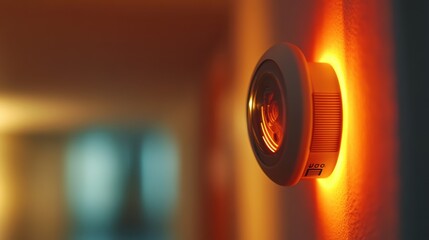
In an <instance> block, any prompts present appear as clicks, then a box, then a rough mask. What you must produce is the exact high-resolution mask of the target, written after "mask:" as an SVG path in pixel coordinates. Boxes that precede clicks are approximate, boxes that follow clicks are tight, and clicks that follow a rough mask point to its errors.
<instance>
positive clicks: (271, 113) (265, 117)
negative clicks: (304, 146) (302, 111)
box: [251, 73, 286, 154]
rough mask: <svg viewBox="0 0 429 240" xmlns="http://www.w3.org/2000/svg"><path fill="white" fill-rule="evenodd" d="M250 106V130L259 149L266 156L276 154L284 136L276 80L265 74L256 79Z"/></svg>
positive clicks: (280, 99)
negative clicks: (256, 140)
mask: <svg viewBox="0 0 429 240" xmlns="http://www.w3.org/2000/svg"><path fill="white" fill-rule="evenodd" d="M254 91H255V92H254V95H253V96H254V97H253V99H252V100H251V101H253V104H252V105H253V106H252V108H253V109H252V128H253V132H254V133H255V135H256V136H255V137H256V138H257V139H258V145H259V147H260V148H261V149H262V150H263V151H264V152H265V153H266V154H274V153H276V152H277V151H278V150H279V148H280V146H281V144H282V141H283V137H284V134H285V122H286V116H285V104H284V101H283V99H284V98H283V94H282V91H281V88H280V86H279V84H278V80H277V79H276V78H275V76H274V75H273V74H270V73H266V74H263V75H262V76H260V77H259V78H258V79H256V83H255V88H254Z"/></svg>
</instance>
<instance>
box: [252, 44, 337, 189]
mask: <svg viewBox="0 0 429 240" xmlns="http://www.w3.org/2000/svg"><path fill="white" fill-rule="evenodd" d="M342 122H343V121H342V103H341V92H340V87H339V84H338V78H337V76H336V74H335V71H334V69H333V68H332V67H331V66H330V65H329V64H327V63H308V62H307V61H306V59H305V57H304V55H303V53H302V52H301V51H300V50H299V48H298V47H296V46H294V45H292V44H290V43H280V44H276V45H274V46H273V47H271V48H270V49H269V50H268V51H267V52H266V53H265V54H264V55H263V56H262V58H261V59H260V60H259V62H258V64H257V66H256V69H255V72H254V73H253V76H252V81H251V84H250V89H249V94H248V100H247V127H248V132H249V138H250V142H251V145H252V149H253V152H254V154H255V157H256V159H257V160H258V163H259V165H260V166H261V168H262V170H263V171H264V172H265V174H266V175H267V176H268V177H269V178H270V179H271V180H273V181H274V182H276V183H277V184H280V185H285V186H290V185H294V184H296V183H297V182H298V181H299V180H300V179H301V178H319V177H328V176H329V175H330V174H331V173H332V171H333V170H334V168H335V165H336V163H337V159H338V153H339V150H340V144H341V134H342Z"/></svg>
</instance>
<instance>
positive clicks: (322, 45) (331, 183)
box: [314, 1, 350, 239]
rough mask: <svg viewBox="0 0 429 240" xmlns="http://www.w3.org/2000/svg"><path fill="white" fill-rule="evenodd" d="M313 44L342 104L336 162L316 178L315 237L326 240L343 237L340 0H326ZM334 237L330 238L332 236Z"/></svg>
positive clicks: (344, 93)
mask: <svg viewBox="0 0 429 240" xmlns="http://www.w3.org/2000/svg"><path fill="white" fill-rule="evenodd" d="M323 11H324V14H323V18H324V21H323V23H322V26H320V28H319V30H320V32H319V36H317V37H318V40H317V42H316V47H315V56H314V59H315V61H318V62H325V63H329V64H330V65H331V66H332V67H333V68H334V70H335V72H336V73H337V77H338V81H339V84H340V89H341V97H342V105H343V130H342V139H341V147H340V152H339V157H338V161H337V165H336V167H335V169H334V171H333V172H332V174H331V176H329V177H328V178H323V179H318V180H317V188H316V191H317V202H318V211H319V215H320V216H322V219H321V221H320V223H319V226H318V227H319V237H320V238H321V239H328V238H329V236H331V237H333V236H335V237H339V236H341V237H346V236H347V232H348V231H349V230H348V229H347V228H348V224H347V222H345V221H348V219H347V218H346V217H345V216H344V214H345V212H346V205H347V194H348V193H347V191H348V186H347V146H348V141H349V135H348V133H349V125H350V112H349V109H350V103H349V95H348V88H347V82H346V77H347V73H346V61H345V39H344V30H343V29H344V22H343V21H344V19H343V10H342V1H330V3H327V6H325V8H324V10H323ZM335 237H334V238H335Z"/></svg>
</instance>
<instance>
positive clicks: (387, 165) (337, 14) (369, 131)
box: [314, 0, 397, 239]
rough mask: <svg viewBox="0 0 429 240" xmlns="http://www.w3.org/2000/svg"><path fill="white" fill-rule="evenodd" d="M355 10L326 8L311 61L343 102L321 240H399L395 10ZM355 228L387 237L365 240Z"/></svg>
mask: <svg viewBox="0 0 429 240" xmlns="http://www.w3.org/2000/svg"><path fill="white" fill-rule="evenodd" d="M356 2H357V1H350V2H344V1H341V0H333V1H326V2H325V3H324V7H323V8H322V15H321V16H320V17H321V18H323V19H319V21H318V22H320V26H317V29H318V32H317V34H316V39H317V41H316V45H315V55H314V60H315V61H321V62H327V63H329V64H331V65H332V66H333V68H334V69H335V71H336V73H337V75H338V80H339V83H340V88H341V94H342V101H343V134H342V142H341V149H340V153H339V159H338V162H337V166H336V168H335V170H334V172H333V173H332V175H331V176H330V177H328V178H326V179H319V180H317V186H316V191H317V209H318V215H319V218H320V221H318V224H317V225H318V231H319V233H318V236H319V238H320V239H350V238H353V239H354V238H380V237H381V236H383V238H392V237H393V238H394V237H395V236H397V234H396V233H395V232H394V230H393V229H397V227H395V226H396V224H397V223H396V216H397V206H396V205H395V204H396V201H397V196H395V187H396V183H395V182H396V175H395V174H396V171H395V170H396V169H395V166H396V162H395V157H396V153H395V149H396V148H395V136H396V132H395V131H396V129H397V128H396V125H395V124H396V122H395V116H396V115H395V106H396V102H395V96H394V93H395V90H394V86H395V81H394V73H393V66H394V64H393V62H392V57H391V54H392V48H391V44H392V36H391V35H389V34H390V32H389V31H390V30H389V26H390V24H391V22H389V14H390V9H389V8H388V6H390V5H391V3H390V2H389V1H371V2H368V3H365V4H355V3H356ZM346 13H347V14H346ZM380 19H383V21H380ZM363 26H365V27H363ZM381 160H383V161H381ZM381 205H382V206H383V207H379V206H381ZM357 221H359V222H365V225H367V226H371V229H377V232H378V233H383V234H382V235H372V236H368V235H367V234H368V232H369V231H371V230H370V229H365V227H356V222H357ZM380 223H382V224H380ZM392 230H393V232H392ZM391 232H392V235H391V236H390V237H389V236H386V235H385V234H387V233H391Z"/></svg>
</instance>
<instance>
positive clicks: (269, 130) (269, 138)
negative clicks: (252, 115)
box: [261, 105, 282, 153]
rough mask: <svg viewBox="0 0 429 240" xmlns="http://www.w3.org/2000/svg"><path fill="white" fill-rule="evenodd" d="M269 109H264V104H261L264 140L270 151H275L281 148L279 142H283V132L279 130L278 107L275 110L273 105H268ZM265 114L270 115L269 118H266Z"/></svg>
mask: <svg viewBox="0 0 429 240" xmlns="http://www.w3.org/2000/svg"><path fill="white" fill-rule="evenodd" d="M267 109H268V110H266V111H264V106H261V118H262V122H261V129H262V139H263V140H264V142H265V145H266V146H267V147H268V148H269V149H270V151H271V152H273V153H274V152H276V151H277V149H278V148H279V144H278V143H279V142H281V136H282V133H281V132H279V131H278V130H279V127H278V123H277V118H278V109H277V110H273V107H272V106H271V105H267ZM265 115H268V120H267V119H266V117H265ZM275 137H277V139H274V138H275ZM276 141H277V142H276Z"/></svg>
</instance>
